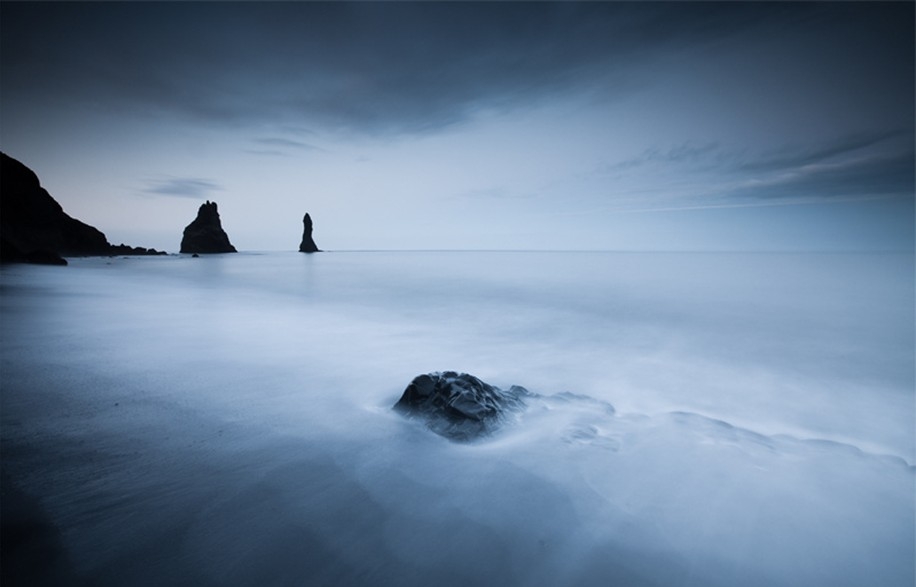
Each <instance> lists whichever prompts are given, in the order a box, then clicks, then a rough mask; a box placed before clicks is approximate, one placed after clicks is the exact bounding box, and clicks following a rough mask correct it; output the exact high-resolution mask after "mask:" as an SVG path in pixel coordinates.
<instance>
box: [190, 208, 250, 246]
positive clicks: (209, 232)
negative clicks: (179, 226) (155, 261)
mask: <svg viewBox="0 0 916 587" xmlns="http://www.w3.org/2000/svg"><path fill="white" fill-rule="evenodd" d="M181 252H182V253H235V252H236V250H235V247H233V246H232V243H230V242H229V235H227V234H226V231H225V230H223V225H222V223H220V220H219V212H218V211H217V209H216V202H211V201H209V200H207V202H206V203H204V204H201V205H200V208H199V209H198V210H197V218H195V219H194V222H192V223H191V224H189V225H188V226H187V227H185V229H184V235H183V236H182V238H181Z"/></svg>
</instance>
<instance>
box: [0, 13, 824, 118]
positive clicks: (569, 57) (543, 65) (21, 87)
mask: <svg viewBox="0 0 916 587" xmlns="http://www.w3.org/2000/svg"><path fill="white" fill-rule="evenodd" d="M0 10H2V16H3V18H2V20H0V22H2V26H3V30H2V32H3V35H2V49H3V50H2V66H3V69H2V74H3V79H4V86H5V88H4V93H5V94H6V95H7V99H13V100H20V101H23V102H27V101H29V100H37V101H38V102H45V103H46V102H49V101H52V102H53V101H57V102H59V101H64V102H66V104H67V107H71V108H72V107H77V106H79V107H82V108H97V109H103V110H114V111H118V110H125V111H127V112H128V113H131V114H134V113H136V112H138V111H140V112H143V113H145V114H147V115H156V114H161V113H167V114H171V115H175V114H178V115H182V116H185V117H190V118H193V119H199V120H202V121H208V122H211V123H219V124H225V125H230V124H235V125H244V124H247V123H250V122H262V121H265V120H277V119H285V120H289V119H297V118H298V119H304V120H306V121H307V122H308V123H310V124H311V123H314V124H319V125H323V126H324V127H326V128H336V129H350V130H355V131H357V132H375V133H378V132H421V131H424V130H430V129H436V128H441V127H442V126H446V125H449V124H452V123H455V122H459V121H462V120H465V119H467V117H469V116H472V115H473V114H474V113H475V112H476V111H478V110H479V109H497V110H498V109H509V108H513V107H515V106H517V105H519V104H531V103H537V102H538V101H539V100H544V99H547V98H549V97H551V96H553V95H556V94H557V93H561V92H566V91H570V90H571V89H574V88H580V89H581V88H583V87H592V88H598V89H600V90H603V91H608V92H611V93H614V92H620V91H625V90H626V88H630V87H633V86H638V85H639V84H641V83H645V82H646V80H647V79H650V78H651V75H652V63H653V58H654V57H655V56H657V55H661V54H667V53H670V52H673V51H678V50H680V49H683V48H684V47H690V46H693V45H696V44H701V43H710V42H715V41H717V40H721V39H723V38H729V37H732V36H734V35H737V34H740V32H741V31H743V30H747V29H749V28H754V27H765V26H768V23H769V25H773V23H777V24H778V23H781V22H782V20H783V19H784V17H786V15H789V16H791V17H792V18H798V17H799V15H800V14H801V15H804V14H807V13H808V12H810V11H811V9H810V8H808V7H797V6H794V7H791V8H783V7H779V6H777V7H767V8H766V9H764V8H762V7H760V6H744V5H719V4H689V5H688V4H651V3H650V4H647V5H640V4H629V3H626V4H619V3H534V4H528V3H428V4H426V3H423V4H421V3H89V4H83V3H64V4H44V3H35V4H29V3H24V4H18V3H14V4H11V3H3V4H2V8H0Z"/></svg>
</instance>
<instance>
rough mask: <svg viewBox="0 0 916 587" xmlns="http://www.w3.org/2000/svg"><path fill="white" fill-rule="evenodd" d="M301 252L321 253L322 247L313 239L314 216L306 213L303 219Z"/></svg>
mask: <svg viewBox="0 0 916 587" xmlns="http://www.w3.org/2000/svg"><path fill="white" fill-rule="evenodd" d="M299 252H300V253H320V252H321V249H319V248H318V245H316V244H315V241H314V240H313V239H312V217H311V216H309V215H308V213H306V214H305V217H304V218H303V219H302V242H301V243H300V244H299Z"/></svg>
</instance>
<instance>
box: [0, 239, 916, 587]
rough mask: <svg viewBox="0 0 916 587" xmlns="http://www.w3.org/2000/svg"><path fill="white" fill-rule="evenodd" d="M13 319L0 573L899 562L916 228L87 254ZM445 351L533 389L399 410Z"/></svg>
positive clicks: (709, 571) (38, 281)
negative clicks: (465, 425) (817, 247)
mask: <svg viewBox="0 0 916 587" xmlns="http://www.w3.org/2000/svg"><path fill="white" fill-rule="evenodd" d="M0 327H2V328H0V441H2V444H0V457H2V458H0V461H2V469H3V479H4V498H5V499H4V501H5V502H6V503H5V504H4V505H5V506H6V507H4V512H3V514H4V518H5V519H6V522H5V523H7V522H9V521H10V520H12V521H13V522H17V523H18V522H21V524H22V527H24V528H28V529H30V531H31V534H29V533H25V534H22V533H20V534H18V535H16V536H18V537H19V538H17V540H16V541H15V542H8V541H7V538H5V539H4V540H5V546H4V553H3V568H4V573H10V574H12V575H6V576H7V578H9V577H10V576H14V577H15V576H29V577H31V578H32V579H34V580H35V581H37V582H38V584H41V583H42V582H44V584H48V585H53V584H68V585H151V586H152V585H157V586H159V585H214V586H217V585H231V586H236V585H239V586H241V585H252V586H254V585H335V586H341V585H373V586H379V585H394V586H414V585H416V586H419V585H520V586H521V585H524V586H528V585H531V586H544V587H547V586H551V587H556V586H566V585H569V586H572V585H583V586H585V585H620V586H625V587H639V586H642V585H647V586H648V585H662V586H681V585H684V586H697V587H700V586H702V587H713V586H723V587H725V586H733V585H738V584H740V585H744V586H756V585H759V586H761V587H763V586H766V587H777V586H783V585H785V586H788V585H805V586H806V587H812V586H825V587H826V586H830V587H838V586H842V585H850V586H863V585H875V586H882V587H892V586H900V587H911V586H912V585H913V583H914V552H916V539H914V499H913V496H914V490H916V467H914V464H916V441H914V428H916V424H914V422H916V408H914V396H916V392H914V354H916V345H914V257H913V255H912V254H840V253H831V254H827V253H824V254H813V253H812V254H794V253H779V254H764V253H759V254H748V253H740V254H739V253H734V254H732V253H729V254H725V253H614V252H494V251H473V252H459V251H428V252H406V251H405V252H356V251H354V252H327V253H320V254H313V255H305V254H299V253H293V252H290V253H239V254H235V255H215V256H201V257H200V258H192V257H190V256H184V255H183V256H175V255H173V256H168V257H146V258H144V257H137V258H123V257H114V258H74V259H70V265H69V266H68V267H42V266H27V265H12V266H5V267H3V268H2V269H0ZM446 370H451V371H459V372H467V373H470V374H473V375H475V376H477V377H479V378H481V379H482V380H484V381H486V382H488V383H491V384H494V385H497V386H499V387H509V386H510V385H520V386H523V387H525V388H527V389H528V390H530V391H531V392H533V393H536V394H539V396H542V397H544V398H548V399H549V401H538V402H534V403H533V404H532V405H531V406H530V407H529V409H528V410H526V411H525V412H523V413H522V414H520V415H519V416H518V417H517V418H515V419H514V421H512V422H510V423H508V424H507V425H506V426H505V427H504V429H502V430H500V431H499V432H497V433H496V434H494V435H493V436H491V437H488V438H485V439H482V440H480V441H477V442H472V443H454V442H450V441H448V440H446V439H444V438H442V437H439V436H437V435H436V434H433V433H432V432H431V431H430V430H428V429H427V428H426V427H425V426H424V425H423V423H422V422H420V421H416V420H407V419H405V418H403V417H401V416H400V415H398V414H397V413H394V412H393V411H392V410H391V409H390V408H391V406H392V405H393V404H394V403H395V402H396V401H397V399H398V398H399V397H400V394H401V393H402V392H403V390H404V388H405V387H406V386H407V385H408V384H409V383H410V381H411V380H412V379H413V377H415V376H416V375H419V374H422V373H429V372H436V371H446ZM563 392H569V394H563ZM557 394H562V395H557ZM10 504H15V505H16V508H17V510H16V512H13V513H10V512H11V505H10ZM22 536H25V537H24V538H23V537H22ZM10 545H12V546H10ZM33 559H34V560H33Z"/></svg>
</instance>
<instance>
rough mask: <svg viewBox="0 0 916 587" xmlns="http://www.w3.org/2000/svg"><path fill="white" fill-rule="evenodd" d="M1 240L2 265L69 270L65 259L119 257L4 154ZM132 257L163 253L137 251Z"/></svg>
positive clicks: (0, 164) (0, 173) (97, 232)
mask: <svg viewBox="0 0 916 587" xmlns="http://www.w3.org/2000/svg"><path fill="white" fill-rule="evenodd" d="M0 235H2V238H0V260H2V261H3V262H24V263H42V264H53V265H66V264H67V262H66V261H64V259H62V258H61V256H95V255H98V256H102V255H111V254H115V251H114V250H113V249H114V247H112V245H111V244H109V242H108V239H107V238H105V235H104V234H103V233H102V232H101V231H100V230H98V229H96V228H94V227H92V226H89V225H88V224H85V223H83V222H80V221H79V220H76V219H75V218H72V217H71V216H69V215H68V214H67V213H66V212H64V209H63V208H62V207H61V205H60V204H59V203H57V201H56V200H55V199H54V198H52V197H51V194H49V193H48V192H47V190H45V189H44V188H43V187H41V182H40V181H39V180H38V176H37V175H36V174H35V172H34V171H32V170H31V169H29V168H28V167H26V166H25V165H23V164H22V163H20V162H19V161H17V160H15V159H13V158H12V157H10V156H8V155H6V154H5V153H0ZM122 246H123V245H122ZM140 250H142V251H144V252H138V251H140ZM133 254H143V255H149V254H164V253H159V252H158V251H154V250H153V249H141V248H138V249H136V250H135V252H134V253H133Z"/></svg>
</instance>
